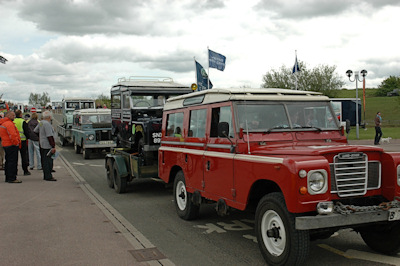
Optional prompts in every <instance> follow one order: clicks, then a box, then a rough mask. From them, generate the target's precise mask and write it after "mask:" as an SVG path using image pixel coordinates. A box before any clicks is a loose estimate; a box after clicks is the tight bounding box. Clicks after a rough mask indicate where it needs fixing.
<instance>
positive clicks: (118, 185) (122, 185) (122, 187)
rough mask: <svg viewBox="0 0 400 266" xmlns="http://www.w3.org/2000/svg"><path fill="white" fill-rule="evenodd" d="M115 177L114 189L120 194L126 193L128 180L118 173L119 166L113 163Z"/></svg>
mask: <svg viewBox="0 0 400 266" xmlns="http://www.w3.org/2000/svg"><path fill="white" fill-rule="evenodd" d="M112 169H113V176H114V189H115V191H116V192H117V193H118V194H121V193H125V192H126V187H127V186H128V181H127V180H126V178H123V177H121V175H120V174H119V171H118V166H117V164H116V163H113V168H112Z"/></svg>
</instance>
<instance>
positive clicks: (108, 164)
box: [106, 159, 114, 188]
mask: <svg viewBox="0 0 400 266" xmlns="http://www.w3.org/2000/svg"><path fill="white" fill-rule="evenodd" d="M106 172H107V184H108V186H109V187H110V188H114V172H113V160H112V159H107V162H106Z"/></svg>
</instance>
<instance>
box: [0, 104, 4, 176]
mask: <svg viewBox="0 0 400 266" xmlns="http://www.w3.org/2000/svg"><path fill="white" fill-rule="evenodd" d="M3 118H4V113H3V112H0V119H3ZM0 170H4V149H3V145H2V144H1V137H0Z"/></svg>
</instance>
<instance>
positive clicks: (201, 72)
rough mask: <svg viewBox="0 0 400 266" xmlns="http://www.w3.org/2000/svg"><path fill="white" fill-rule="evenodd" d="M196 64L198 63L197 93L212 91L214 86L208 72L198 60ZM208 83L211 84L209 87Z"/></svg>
mask: <svg viewBox="0 0 400 266" xmlns="http://www.w3.org/2000/svg"><path fill="white" fill-rule="evenodd" d="M194 62H196V77H197V91H203V90H207V89H208V88H210V89H211V88H212V87H213V85H212V83H211V81H210V80H209V79H208V75H207V72H206V70H205V69H204V68H203V66H202V65H200V64H199V63H198V62H197V61H196V60H194ZM207 81H208V82H209V87H208V86H207Z"/></svg>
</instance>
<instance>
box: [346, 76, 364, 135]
mask: <svg viewBox="0 0 400 266" xmlns="http://www.w3.org/2000/svg"><path fill="white" fill-rule="evenodd" d="M367 73H368V72H367V70H365V69H363V70H361V76H362V80H359V72H358V71H355V72H354V79H353V80H351V76H352V75H353V71H351V70H347V71H346V75H347V76H348V77H349V80H350V81H351V82H354V81H355V82H356V136H357V139H359V138H360V136H359V130H360V125H359V121H358V81H359V82H363V81H364V79H365V76H366V75H367Z"/></svg>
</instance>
